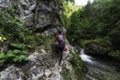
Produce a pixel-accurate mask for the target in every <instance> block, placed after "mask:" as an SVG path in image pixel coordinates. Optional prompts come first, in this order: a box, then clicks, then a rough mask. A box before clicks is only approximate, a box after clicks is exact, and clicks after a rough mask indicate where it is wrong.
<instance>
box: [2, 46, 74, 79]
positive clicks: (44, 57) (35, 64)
mask: <svg viewBox="0 0 120 80" xmlns="http://www.w3.org/2000/svg"><path fill="white" fill-rule="evenodd" d="M68 46H69V47H68V51H67V52H65V53H64V57H63V63H62V65H61V66H60V65H58V59H57V58H56V57H53V56H52V55H53V53H47V52H46V51H45V50H44V49H41V53H38V52H34V53H32V54H31V55H30V56H29V57H28V59H29V61H28V62H27V63H26V64H24V65H21V66H19V67H17V66H15V65H12V66H10V67H8V68H6V69H5V70H3V71H2V72H0V80H64V79H63V76H62V74H61V73H62V71H63V70H62V68H63V67H65V68H66V69H68V70H69V72H70V74H69V75H70V76H71V78H70V80H76V79H75V75H74V70H73V68H72V65H71V64H70V63H69V58H70V57H71V55H70V52H69V51H70V50H72V47H71V46H70V45H68Z"/></svg>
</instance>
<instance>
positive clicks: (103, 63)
mask: <svg viewBox="0 0 120 80" xmlns="http://www.w3.org/2000/svg"><path fill="white" fill-rule="evenodd" d="M80 57H81V59H82V61H83V64H84V66H86V68H87V70H88V71H87V72H86V71H85V72H83V73H84V75H83V76H84V78H83V80H119V79H120V75H119V74H120V72H118V71H117V70H118V67H117V66H115V65H114V64H113V63H115V62H113V63H112V62H111V61H109V62H108V59H106V60H103V59H98V58H96V57H92V56H90V55H87V54H85V50H84V49H80Z"/></svg>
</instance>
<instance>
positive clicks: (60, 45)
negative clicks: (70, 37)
mask: <svg viewBox="0 0 120 80" xmlns="http://www.w3.org/2000/svg"><path fill="white" fill-rule="evenodd" d="M55 40H56V41H57V51H58V54H59V65H60V64H61V61H62V58H63V50H64V47H65V39H64V35H63V34H62V32H61V31H58V33H57V34H56V36H55Z"/></svg>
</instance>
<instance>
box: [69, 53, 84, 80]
mask: <svg viewBox="0 0 120 80" xmlns="http://www.w3.org/2000/svg"><path fill="white" fill-rule="evenodd" d="M71 64H72V65H73V68H74V70H75V75H76V77H77V80H82V74H80V73H81V71H82V61H81V58H80V57H79V54H78V53H76V54H73V58H72V60H71Z"/></svg>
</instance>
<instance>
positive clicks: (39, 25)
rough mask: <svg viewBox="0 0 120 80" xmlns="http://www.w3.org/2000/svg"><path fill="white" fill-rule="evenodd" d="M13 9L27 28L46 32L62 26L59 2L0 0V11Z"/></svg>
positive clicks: (46, 0) (45, 0)
mask: <svg viewBox="0 0 120 80" xmlns="http://www.w3.org/2000/svg"><path fill="white" fill-rule="evenodd" d="M6 7H8V8H13V9H15V11H16V15H17V16H19V17H20V18H21V19H22V20H24V21H25V23H26V26H27V27H33V26H34V27H35V28H36V29H39V30H46V29H48V28H51V27H58V26H60V25H61V22H60V14H61V9H62V5H61V1H57V0H0V10H4V8H6Z"/></svg>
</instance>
